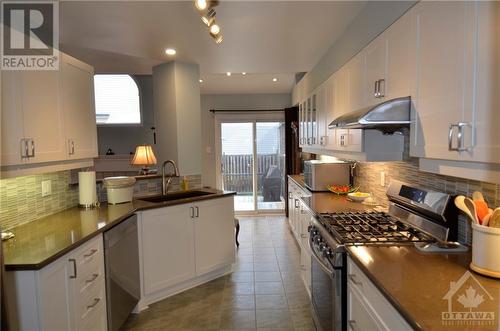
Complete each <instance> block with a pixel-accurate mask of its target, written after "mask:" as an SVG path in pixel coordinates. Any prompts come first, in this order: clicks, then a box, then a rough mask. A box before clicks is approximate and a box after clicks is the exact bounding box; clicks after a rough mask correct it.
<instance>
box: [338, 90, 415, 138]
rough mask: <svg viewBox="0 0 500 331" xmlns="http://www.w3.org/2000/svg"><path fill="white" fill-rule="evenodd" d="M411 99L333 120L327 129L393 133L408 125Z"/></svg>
mask: <svg viewBox="0 0 500 331" xmlns="http://www.w3.org/2000/svg"><path fill="white" fill-rule="evenodd" d="M410 105H411V98H410V97H403V98H396V99H392V100H388V101H385V102H382V103H380V104H378V105H376V106H371V107H367V108H363V109H360V110H358V111H355V112H352V113H349V114H345V115H342V116H340V117H337V118H336V119H335V120H333V121H332V122H331V123H330V124H329V125H328V128H329V129H336V128H346V129H377V130H380V131H383V132H384V133H394V132H395V131H398V130H399V129H401V128H404V127H408V125H409V124H410V107H411V106H410Z"/></svg>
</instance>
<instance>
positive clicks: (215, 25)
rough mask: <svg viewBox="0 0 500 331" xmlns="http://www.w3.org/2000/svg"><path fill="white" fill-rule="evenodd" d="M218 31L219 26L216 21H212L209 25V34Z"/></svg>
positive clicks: (213, 34) (215, 33) (214, 33)
mask: <svg viewBox="0 0 500 331" xmlns="http://www.w3.org/2000/svg"><path fill="white" fill-rule="evenodd" d="M219 33H220V26H219V25H218V24H217V23H214V24H212V25H211V26H210V34H211V35H212V36H216V35H218V34H219Z"/></svg>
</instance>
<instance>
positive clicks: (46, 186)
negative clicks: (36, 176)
mask: <svg viewBox="0 0 500 331" xmlns="http://www.w3.org/2000/svg"><path fill="white" fill-rule="evenodd" d="M51 194H52V182H51V181H50V180H44V181H42V197H46V196H47V195H51Z"/></svg>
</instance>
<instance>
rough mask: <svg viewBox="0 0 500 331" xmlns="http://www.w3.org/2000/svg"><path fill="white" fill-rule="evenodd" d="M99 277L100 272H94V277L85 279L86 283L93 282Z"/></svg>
mask: <svg viewBox="0 0 500 331" xmlns="http://www.w3.org/2000/svg"><path fill="white" fill-rule="evenodd" d="M97 277H99V274H93V275H92V278H90V279H87V280H86V281H85V284H90V283H92V282H93V281H94V280H96V279H97Z"/></svg>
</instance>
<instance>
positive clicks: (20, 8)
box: [0, 1, 59, 70]
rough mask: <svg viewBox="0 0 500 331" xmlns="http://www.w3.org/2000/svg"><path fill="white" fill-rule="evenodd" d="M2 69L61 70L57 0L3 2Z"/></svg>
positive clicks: (0, 64)
mask: <svg viewBox="0 0 500 331" xmlns="http://www.w3.org/2000/svg"><path fill="white" fill-rule="evenodd" d="M1 18H2V23H3V24H2V29H1V30H2V31H1V38H2V41H1V43H0V44H1V63H0V68H1V69H2V70H58V69H59V4H58V2H57V1H2V4H1Z"/></svg>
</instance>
